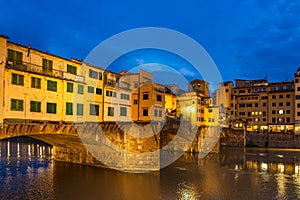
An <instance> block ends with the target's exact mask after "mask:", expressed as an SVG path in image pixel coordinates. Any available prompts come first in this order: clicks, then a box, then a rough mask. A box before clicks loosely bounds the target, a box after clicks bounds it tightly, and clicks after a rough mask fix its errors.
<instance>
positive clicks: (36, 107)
mask: <svg viewBox="0 0 300 200" xmlns="http://www.w3.org/2000/svg"><path fill="white" fill-rule="evenodd" d="M30 112H41V102H40V101H30Z"/></svg>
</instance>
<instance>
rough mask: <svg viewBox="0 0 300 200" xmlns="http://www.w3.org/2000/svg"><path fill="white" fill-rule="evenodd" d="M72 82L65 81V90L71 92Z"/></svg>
mask: <svg viewBox="0 0 300 200" xmlns="http://www.w3.org/2000/svg"><path fill="white" fill-rule="evenodd" d="M73 86H74V84H73V83H70V82H67V92H73Z"/></svg>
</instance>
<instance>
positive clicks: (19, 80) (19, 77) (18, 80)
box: [11, 73, 24, 85]
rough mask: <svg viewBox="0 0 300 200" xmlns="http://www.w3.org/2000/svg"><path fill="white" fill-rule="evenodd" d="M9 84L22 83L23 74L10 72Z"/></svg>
mask: <svg viewBox="0 0 300 200" xmlns="http://www.w3.org/2000/svg"><path fill="white" fill-rule="evenodd" d="M11 84H13V85H24V75H21V74H15V73H12V74H11Z"/></svg>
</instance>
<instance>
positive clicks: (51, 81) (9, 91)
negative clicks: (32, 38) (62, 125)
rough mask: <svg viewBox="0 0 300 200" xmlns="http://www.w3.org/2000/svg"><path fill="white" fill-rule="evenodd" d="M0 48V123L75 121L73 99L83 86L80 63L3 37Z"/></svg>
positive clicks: (83, 79) (77, 96)
mask: <svg viewBox="0 0 300 200" xmlns="http://www.w3.org/2000/svg"><path fill="white" fill-rule="evenodd" d="M0 49H1V52H0V59H1V60H0V63H1V65H0V69H1V71H0V77H1V79H2V80H3V81H1V85H0V90H1V91H0V93H1V97H2V99H3V103H1V109H0V110H1V111H0V112H1V113H0V121H1V123H3V122H4V121H16V120H29V119H30V120H33V121H40V120H44V121H74V114H75V113H77V112H79V113H80V111H78V110H77V109H76V108H77V106H75V105H74V102H73V99H77V98H78V99H80V93H78V90H77V89H78V88H80V91H81V89H82V88H84V87H85V85H86V81H85V74H84V70H81V68H82V66H81V63H80V62H78V61H76V60H67V59H64V58H61V57H59V56H56V55H53V54H49V53H47V52H42V51H39V50H36V49H33V48H31V47H30V46H28V47H27V46H23V45H19V44H16V43H13V42H8V41H7V38H6V37H4V36H1V37H0ZM82 90H83V89H82ZM78 104H79V102H78ZM79 107H80V106H79ZM74 108H75V109H74Z"/></svg>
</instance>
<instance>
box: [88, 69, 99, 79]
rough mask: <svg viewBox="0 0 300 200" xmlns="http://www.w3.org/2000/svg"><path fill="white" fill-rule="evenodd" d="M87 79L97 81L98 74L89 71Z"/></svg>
mask: <svg viewBox="0 0 300 200" xmlns="http://www.w3.org/2000/svg"><path fill="white" fill-rule="evenodd" d="M89 77H90V78H95V79H98V72H96V71H94V70H91V69H90V70H89Z"/></svg>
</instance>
